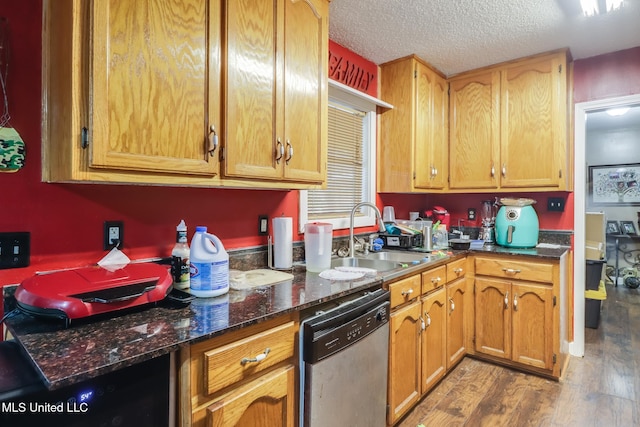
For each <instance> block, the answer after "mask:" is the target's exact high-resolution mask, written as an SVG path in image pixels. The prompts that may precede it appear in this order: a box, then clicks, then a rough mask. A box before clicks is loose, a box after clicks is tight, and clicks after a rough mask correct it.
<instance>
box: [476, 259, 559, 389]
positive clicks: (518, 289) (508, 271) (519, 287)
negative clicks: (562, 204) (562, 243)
mask: <svg viewBox="0 0 640 427" xmlns="http://www.w3.org/2000/svg"><path fill="white" fill-rule="evenodd" d="M568 256H569V255H567V254H566V253H565V255H563V256H562V257H560V259H559V260H548V259H535V258H526V257H516V256H512V257H507V256H488V255H482V256H476V257H475V307H476V312H475V345H474V351H475V354H476V356H477V357H480V358H486V359H488V360H491V361H494V362H499V363H504V364H506V365H509V366H513V367H516V368H519V369H524V370H529V371H531V372H535V373H538V374H542V375H545V376H549V377H552V378H560V377H561V375H562V371H563V369H564V367H565V364H566V361H567V354H568V343H569V339H568V336H569V332H568V330H567V325H568V324H569V319H570V316H571V314H570V313H568V312H567V310H566V309H565V306H564V305H562V304H560V303H559V301H564V300H565V299H567V298H569V296H570V283H569V281H568V280H567V279H566V276H567V273H566V269H567V267H566V265H567V261H566V260H567V257H568Z"/></svg>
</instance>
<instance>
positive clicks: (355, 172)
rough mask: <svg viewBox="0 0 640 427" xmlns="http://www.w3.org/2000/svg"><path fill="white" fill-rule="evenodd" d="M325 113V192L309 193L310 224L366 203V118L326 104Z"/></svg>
mask: <svg viewBox="0 0 640 427" xmlns="http://www.w3.org/2000/svg"><path fill="white" fill-rule="evenodd" d="M328 113H329V114H328V121H329V126H328V142H329V143H328V145H329V150H328V155H327V188H326V189H323V190H310V191H309V193H308V202H307V203H308V215H309V219H310V220H323V219H326V218H335V217H342V216H345V215H346V216H348V215H349V213H350V212H351V209H352V208H353V206H354V205H355V204H356V203H359V202H361V201H363V200H366V199H367V197H366V195H365V193H366V189H365V187H364V185H363V182H364V181H365V178H366V176H367V175H368V174H367V171H366V169H365V168H366V165H367V159H366V156H367V151H368V150H365V149H364V139H363V137H364V132H365V129H364V127H365V120H364V119H365V117H366V114H365V113H363V112H361V111H357V110H354V109H352V108H349V107H346V106H343V105H340V104H337V103H330V104H329V112H328Z"/></svg>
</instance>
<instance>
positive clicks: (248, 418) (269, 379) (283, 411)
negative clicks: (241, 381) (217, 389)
mask: <svg viewBox="0 0 640 427" xmlns="http://www.w3.org/2000/svg"><path fill="white" fill-rule="evenodd" d="M294 378H295V375H294V367H293V365H291V366H287V367H284V368H281V369H278V370H276V371H273V372H271V373H269V374H266V375H263V376H261V377H259V378H258V379H256V380H254V381H252V382H250V383H248V384H246V385H244V386H242V387H238V388H237V389H235V390H232V391H231V392H229V393H228V394H226V395H223V396H221V397H220V399H219V400H218V401H216V402H214V403H213V404H211V405H210V406H209V407H208V408H207V418H206V422H205V426H207V427H223V426H261V427H293V426H294V420H295V395H294V389H295V383H294Z"/></svg>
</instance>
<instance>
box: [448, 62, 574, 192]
mask: <svg viewBox="0 0 640 427" xmlns="http://www.w3.org/2000/svg"><path fill="white" fill-rule="evenodd" d="M567 60H568V59H567V51H565V50H562V51H557V52H553V53H548V54H541V55H536V56H533V57H530V58H526V59H522V60H515V61H511V62H508V63H504V64H498V65H495V66H491V67H487V68H485V69H482V70H474V71H471V72H468V73H463V74H460V75H458V76H455V77H453V78H451V79H450V81H449V85H450V88H451V93H450V108H449V115H450V126H451V129H450V138H449V143H450V146H449V162H450V183H449V186H450V188H451V189H460V190H474V189H478V190H483V189H504V190H506V191H510V190H513V189H528V190H537V191H545V190H547V191H549V190H567V189H570V174H571V172H570V168H569V165H570V143H569V138H568V128H567V126H568V116H567V103H568V96H569V95H568V93H567Z"/></svg>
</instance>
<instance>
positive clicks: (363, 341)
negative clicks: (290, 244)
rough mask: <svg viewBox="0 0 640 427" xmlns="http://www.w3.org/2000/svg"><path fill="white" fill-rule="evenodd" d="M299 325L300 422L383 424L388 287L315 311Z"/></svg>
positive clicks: (314, 426) (354, 426) (315, 426)
mask: <svg viewBox="0 0 640 427" xmlns="http://www.w3.org/2000/svg"><path fill="white" fill-rule="evenodd" d="M300 331H301V332H300V343H301V351H300V390H301V392H302V393H303V396H304V397H303V398H301V399H300V425H301V426H305V427H326V426H349V427H376V426H381V427H382V426H385V425H386V405H387V370H388V367H387V366H388V358H389V351H388V350H389V291H386V290H383V289H377V290H375V291H372V292H367V293H365V294H364V295H361V296H358V297H357V298H355V299H351V300H349V301H347V302H344V303H343V304H340V305H338V306H337V307H335V308H332V309H330V310H327V311H323V312H319V313H318V314H316V315H314V316H312V317H309V318H307V319H306V320H304V321H302V323H301V326H300Z"/></svg>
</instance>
